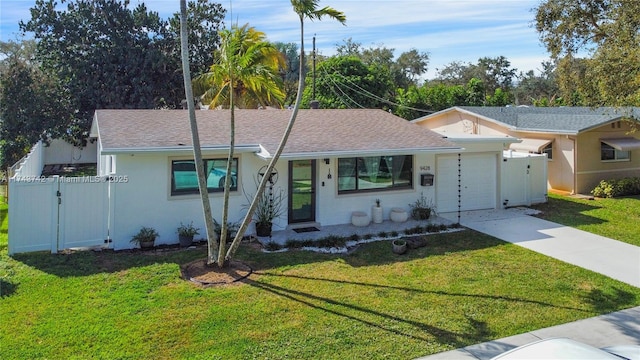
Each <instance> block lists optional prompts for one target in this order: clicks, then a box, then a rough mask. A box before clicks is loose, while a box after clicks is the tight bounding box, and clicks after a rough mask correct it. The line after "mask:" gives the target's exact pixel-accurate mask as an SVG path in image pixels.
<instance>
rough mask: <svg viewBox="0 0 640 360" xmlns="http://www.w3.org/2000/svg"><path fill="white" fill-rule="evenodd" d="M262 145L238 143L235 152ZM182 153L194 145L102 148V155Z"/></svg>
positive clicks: (222, 148) (207, 149)
mask: <svg viewBox="0 0 640 360" xmlns="http://www.w3.org/2000/svg"><path fill="white" fill-rule="evenodd" d="M260 148H261V147H260V145H236V146H235V147H234V152H237V153H249V152H257V151H260ZM200 150H201V151H205V152H215V151H228V150H229V146H226V145H221V146H201V147H200ZM167 152H170V153H176V152H178V153H181V152H193V146H181V145H178V146H160V147H139V148H137V147H122V148H107V149H102V151H101V152H100V154H101V155H118V154H149V153H167Z"/></svg>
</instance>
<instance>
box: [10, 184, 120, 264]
mask: <svg viewBox="0 0 640 360" xmlns="http://www.w3.org/2000/svg"><path fill="white" fill-rule="evenodd" d="M116 185H117V184H114V183H110V182H109V181H108V177H95V176H87V177H69V178H66V177H57V176H55V177H51V178H40V177H35V178H22V179H19V180H18V179H16V178H13V179H10V181H9V192H10V194H11V197H10V198H9V254H15V253H20V252H29V251H41V250H47V251H51V252H52V253H56V252H58V251H60V250H64V249H70V248H94V247H104V248H108V247H109V246H110V244H111V242H110V238H109V229H110V225H111V222H112V221H111V219H113V214H112V211H113V206H112V203H113V201H112V199H113V198H114V194H115V188H116Z"/></svg>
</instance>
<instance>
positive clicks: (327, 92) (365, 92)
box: [302, 56, 392, 109]
mask: <svg viewBox="0 0 640 360" xmlns="http://www.w3.org/2000/svg"><path fill="white" fill-rule="evenodd" d="M311 76H313V74H309V75H308V77H309V78H310V77H311ZM308 82H310V80H308ZM315 84H316V89H315V92H316V99H312V92H313V89H312V88H311V87H307V88H306V89H305V91H304V94H303V97H302V102H303V104H304V105H305V106H307V105H308V104H309V103H310V102H311V100H318V102H319V105H320V107H321V108H323V109H349V108H381V107H383V106H384V105H385V101H387V98H388V94H389V93H390V90H391V89H392V82H391V79H390V78H389V76H388V73H387V72H384V71H380V68H379V67H378V66H375V65H371V66H367V65H365V64H364V62H363V61H362V60H360V59H359V58H358V57H355V56H334V57H331V58H328V59H326V60H325V61H322V62H321V63H320V64H318V65H317V70H316V80H315Z"/></svg>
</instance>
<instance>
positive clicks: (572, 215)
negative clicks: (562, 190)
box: [533, 194, 640, 246]
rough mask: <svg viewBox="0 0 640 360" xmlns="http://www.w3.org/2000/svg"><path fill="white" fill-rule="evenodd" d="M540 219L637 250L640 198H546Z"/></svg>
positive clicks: (541, 206)
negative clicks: (618, 242) (603, 237)
mask: <svg viewBox="0 0 640 360" xmlns="http://www.w3.org/2000/svg"><path fill="white" fill-rule="evenodd" d="M533 208H535V209H538V210H540V211H542V214H541V215H539V217H540V218H543V219H546V220H549V221H553V222H557V223H559V224H563V225H567V226H571V227H574V228H577V229H580V230H584V231H588V232H590V233H594V234H598V235H602V236H606V237H608V238H611V239H615V240H619V241H624V242H626V243H629V244H632V245H636V246H640V235H639V234H640V196H628V197H620V198H614V199H600V198H597V199H595V200H586V199H576V198H570V197H567V196H562V195H555V194H549V202H548V203H546V204H540V205H536V206H533Z"/></svg>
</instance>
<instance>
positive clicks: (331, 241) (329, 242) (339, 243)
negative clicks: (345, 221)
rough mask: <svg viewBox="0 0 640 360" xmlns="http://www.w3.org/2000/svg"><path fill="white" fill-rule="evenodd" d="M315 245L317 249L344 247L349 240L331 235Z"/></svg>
mask: <svg viewBox="0 0 640 360" xmlns="http://www.w3.org/2000/svg"><path fill="white" fill-rule="evenodd" d="M315 243H316V246H317V247H325V248H332V247H344V246H345V245H346V244H347V239H345V238H343V237H341V236H337V235H329V236H327V237H324V238H322V239H318V240H316V241H315Z"/></svg>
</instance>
